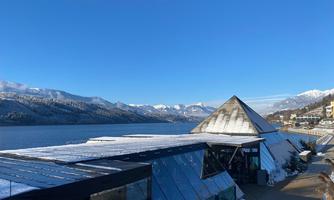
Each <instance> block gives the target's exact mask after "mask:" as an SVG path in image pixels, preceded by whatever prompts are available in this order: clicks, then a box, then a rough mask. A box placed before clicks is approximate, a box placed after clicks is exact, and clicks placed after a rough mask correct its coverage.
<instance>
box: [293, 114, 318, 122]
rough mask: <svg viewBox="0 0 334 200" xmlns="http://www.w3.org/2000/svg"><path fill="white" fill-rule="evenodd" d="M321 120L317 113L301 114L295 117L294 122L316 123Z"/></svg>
mask: <svg viewBox="0 0 334 200" xmlns="http://www.w3.org/2000/svg"><path fill="white" fill-rule="evenodd" d="M320 120H321V116H319V115H302V116H298V117H296V123H300V124H301V123H307V124H318V123H319V121H320Z"/></svg>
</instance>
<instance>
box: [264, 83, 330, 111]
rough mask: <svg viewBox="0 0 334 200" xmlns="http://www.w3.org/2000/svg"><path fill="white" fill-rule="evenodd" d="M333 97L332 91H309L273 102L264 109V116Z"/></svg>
mask: <svg viewBox="0 0 334 200" xmlns="http://www.w3.org/2000/svg"><path fill="white" fill-rule="evenodd" d="M329 95H334V89H330V90H324V91H321V90H315V89H314V90H309V91H306V92H302V93H300V94H298V95H296V96H291V97H288V98H286V99H284V100H281V101H278V102H275V103H273V104H271V105H270V104H269V106H268V107H267V108H265V109H264V110H265V112H264V114H265V115H268V114H271V113H274V112H277V111H283V110H293V109H298V108H303V107H305V106H307V105H310V104H313V103H316V102H319V101H321V100H322V99H323V98H324V97H326V96H329Z"/></svg>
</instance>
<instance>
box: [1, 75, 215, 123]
mask: <svg viewBox="0 0 334 200" xmlns="http://www.w3.org/2000/svg"><path fill="white" fill-rule="evenodd" d="M213 110H215V108H213V107H209V106H205V105H204V104H202V103H199V104H194V105H183V104H178V105H173V106H170V105H163V104H160V105H153V106H152V105H136V104H125V103H122V102H116V103H111V102H109V101H107V100H105V99H103V98H101V97H83V96H79V95H74V94H71V93H68V92H65V91H61V90H55V89H41V88H32V87H29V86H27V85H24V84H20V83H13V82H7V81H0V125H11V124H13V125H14V124H15V125H19V124H76V123H77V124H84V123H137V122H140V123H145V122H198V121H200V120H202V119H203V118H204V117H206V116H208V115H209V114H211V112H213Z"/></svg>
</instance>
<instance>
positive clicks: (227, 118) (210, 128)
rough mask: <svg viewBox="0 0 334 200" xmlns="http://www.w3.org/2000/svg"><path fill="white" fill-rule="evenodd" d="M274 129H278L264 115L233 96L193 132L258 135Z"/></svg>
mask: <svg viewBox="0 0 334 200" xmlns="http://www.w3.org/2000/svg"><path fill="white" fill-rule="evenodd" d="M274 131H276V129H275V128H274V127H273V126H272V125H271V124H270V123H268V122H267V121H266V120H265V119H264V118H263V117H261V116H260V115H259V114H257V113H256V112H255V111H254V110H253V109H251V108H250V107H249V106H248V105H247V104H245V103H244V102H242V101H241V100H240V99H239V98H238V97H236V96H233V97H232V98H230V99H229V100H228V101H227V102H225V103H224V104H223V105H222V106H221V107H219V108H218V109H217V110H216V111H215V112H214V113H212V114H211V115H210V116H209V117H207V118H206V119H205V120H204V121H203V122H201V123H200V124H199V125H198V126H197V127H196V128H194V129H193V130H192V131H191V132H192V133H217V134H230V135H258V134H261V133H269V132H274Z"/></svg>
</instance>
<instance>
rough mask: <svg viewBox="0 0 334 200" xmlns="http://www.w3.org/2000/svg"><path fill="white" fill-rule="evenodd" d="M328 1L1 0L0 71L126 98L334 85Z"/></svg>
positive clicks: (198, 97) (277, 93)
mask: <svg viewBox="0 0 334 200" xmlns="http://www.w3.org/2000/svg"><path fill="white" fill-rule="evenodd" d="M333 9H334V1H332V0H321V1H314V0H293V1H291V0H273V1H268V0H263V1H258V0H252V1H247V0H244V1H239V0H217V1H214V0H212V1H196V0H189V1H186V0H175V1H174V0H152V1H149V0H148V1H145V0H143V1H141V0H106V1H102V0H90V1H87V0H57V1H44V0H39V1H37V0H30V1H25V0H20V1H18V0H2V1H0V79H1V80H7V81H14V82H21V83H25V84H28V85H30V86H32V87H41V88H56V89H61V90H65V91H68V92H71V93H75V94H80V95H84V96H101V97H104V98H106V99H108V100H110V101H122V102H126V103H147V104H155V103H166V104H174V103H192V102H198V101H204V102H217V101H218V102H219V101H221V100H225V99H227V98H229V97H230V96H232V95H234V94H236V95H238V96H240V97H241V98H246V99H254V100H256V99H263V98H269V99H270V98H273V99H276V98H282V97H285V96H288V95H292V94H296V93H299V92H302V91H304V90H309V89H314V88H317V89H329V88H334V12H333Z"/></svg>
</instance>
